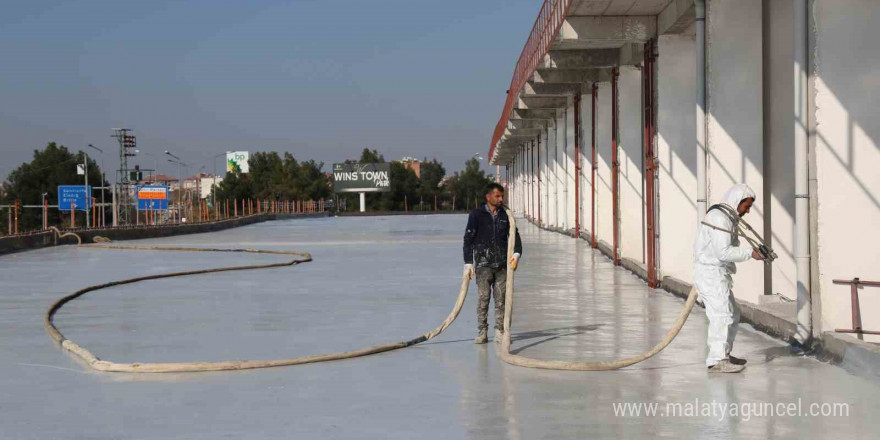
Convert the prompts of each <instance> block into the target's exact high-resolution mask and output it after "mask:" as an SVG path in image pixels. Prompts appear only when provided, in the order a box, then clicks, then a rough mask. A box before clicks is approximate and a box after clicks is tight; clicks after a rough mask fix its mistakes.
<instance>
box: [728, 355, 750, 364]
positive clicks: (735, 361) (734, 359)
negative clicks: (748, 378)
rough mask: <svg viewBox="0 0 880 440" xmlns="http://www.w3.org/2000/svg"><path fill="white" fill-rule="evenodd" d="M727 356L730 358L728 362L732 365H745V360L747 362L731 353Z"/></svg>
mask: <svg viewBox="0 0 880 440" xmlns="http://www.w3.org/2000/svg"><path fill="white" fill-rule="evenodd" d="M728 358H729V359H730V363H731V364H733V365H745V364H746V362H748V361H747V360H745V359H740V358H738V357H736V356H732V355H731V356H728Z"/></svg>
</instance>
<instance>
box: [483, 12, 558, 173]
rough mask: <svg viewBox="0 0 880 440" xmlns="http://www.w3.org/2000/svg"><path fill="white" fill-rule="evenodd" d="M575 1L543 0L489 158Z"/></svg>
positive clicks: (509, 92)
mask: <svg viewBox="0 0 880 440" xmlns="http://www.w3.org/2000/svg"><path fill="white" fill-rule="evenodd" d="M571 2H572V0H544V3H543V4H542V5H541V10H540V11H539V12H538V17H537V18H536V19H535V24H534V25H533V26H532V31H531V32H530V33H529V38H528V40H526V45H525V47H523V50H522V53H521V54H520V56H519V60H518V61H517V62H516V67H515V68H514V69H513V78H512V79H511V81H510V88H509V89H508V90H507V100H506V101H505V102H504V109H503V110H502V111H501V118H500V119H499V120H498V124H497V125H495V133H494V134H493V135H492V144H491V145H490V146H489V159H490V160H491V158H492V155H493V154H494V153H495V146H496V145H497V144H498V141H499V140H500V139H501V135H503V134H504V128H505V126H506V125H507V120H508V118H510V112H511V111H513V104H514V103H515V102H516V99H517V96H518V95H519V91H520V89H522V87H523V86H524V85H525V83H526V81H528V79H529V77H530V76H531V75H532V73H534V72H535V69H537V68H538V64H539V63H541V62H542V61H543V60H544V55H546V54H547V51H548V50H550V45H551V44H552V43H553V40H554V39H555V38H556V35H558V34H559V29H560V28H562V23H563V22H564V21H565V17H566V15H568V9H569V7H571Z"/></svg>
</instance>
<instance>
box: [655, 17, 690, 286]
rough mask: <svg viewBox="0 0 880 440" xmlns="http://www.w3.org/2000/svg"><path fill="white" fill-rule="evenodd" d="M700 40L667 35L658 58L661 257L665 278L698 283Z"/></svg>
mask: <svg viewBox="0 0 880 440" xmlns="http://www.w3.org/2000/svg"><path fill="white" fill-rule="evenodd" d="M695 50H696V47H695V43H694V36H693V35H692V34H691V35H663V36H661V37H660V38H659V41H658V57H657V108H658V112H657V159H658V160H659V164H660V169H659V176H658V177H659V182H658V190H657V191H658V193H659V202H658V204H657V207H658V208H657V210H658V211H657V218H658V228H659V233H660V236H659V240H658V248H659V249H658V254H659V266H660V275H661V276H672V277H675V278H678V279H680V280H683V281H687V282H691V281H692V280H693V269H694V264H693V258H692V248H693V237H694V231H696V227H697V221H696V219H697V205H696V199H697V196H696V194H697V172H696V166H697V165H696V164H697V156H696V151H697V145H696V136H695V133H696V117H697V116H696V107H695V105H694V100H695V93H696V92H695V83H696V57H695Z"/></svg>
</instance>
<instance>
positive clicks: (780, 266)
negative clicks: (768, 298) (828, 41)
mask: <svg viewBox="0 0 880 440" xmlns="http://www.w3.org/2000/svg"><path fill="white" fill-rule="evenodd" d="M765 12H766V13H767V15H766V16H765V27H764V29H765V33H764V36H765V41H764V50H765V53H764V61H765V65H764V71H765V75H764V80H765V83H764V87H765V89H764V90H765V92H766V96H765V97H764V121H765V126H764V139H765V142H764V146H765V151H764V171H765V174H766V179H765V187H764V194H763V196H764V200H765V201H766V203H764V208H765V209H766V212H765V225H766V228H765V234H764V235H765V237H766V238H767V240H768V241H770V245H771V247H772V248H773V250H774V251H776V254H777V255H779V258H778V259H777V260H776V261H774V262H773V265H772V272H771V276H770V280H769V281H770V282H768V283H767V285H766V286H765V291H766V292H767V293H779V294H781V295H783V296H785V297H786V298H790V299H795V298H797V287H796V285H797V270H796V268H795V264H794V160H793V158H794V125H793V124H794V78H793V75H792V71H793V68H792V44H793V35H792V32H793V30H792V12H793V11H792V2H790V1H772V0H771V1H766V2H765Z"/></svg>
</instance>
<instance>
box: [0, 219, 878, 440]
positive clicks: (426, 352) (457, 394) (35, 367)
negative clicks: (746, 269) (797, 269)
mask: <svg viewBox="0 0 880 440" xmlns="http://www.w3.org/2000/svg"><path fill="white" fill-rule="evenodd" d="M465 221H466V218H465V217H464V216H451V215H449V216H447V215H443V216H421V217H414V216H409V217H372V218H327V219H309V220H305V219H301V220H290V221H276V222H269V223H262V224H257V225H252V226H247V227H243V228H239V229H234V230H229V231H223V232H216V233H210V234H199V235H191V236H182V237H172V238H163V239H153V240H140V241H137V242H129V243H132V244H134V243H137V244H141V245H157V244H166V245H167V244H172V245H192V246H218V247H254V248H263V249H290V250H301V251H307V252H311V253H312V254H313V256H314V259H315V261H314V262H312V263H307V264H303V265H300V266H297V267H292V268H279V269H267V270H257V271H246V272H227V273H218V274H211V275H203V276H193V277H188V278H177V279H167V280H156V281H146V282H142V283H138V284H132V285H127V286H120V287H116V288H111V289H107V290H103V291H98V292H94V293H91V294H88V295H86V296H84V297H82V298H81V299H78V300H75V301H74V302H72V303H70V304H68V305H67V306H65V307H64V308H63V309H62V310H61V311H60V312H59V314H58V315H57V316H56V320H55V321H56V325H57V326H58V327H59V329H60V330H61V331H62V332H63V333H64V334H65V336H67V337H68V338H70V339H72V340H74V341H76V342H78V343H79V344H81V345H83V346H85V347H87V348H89V349H90V350H91V351H92V352H94V353H95V354H96V355H98V356H99V357H101V358H104V359H108V360H112V361H116V362H135V361H140V362H145V361H153V362H162V361H164V362H168V361H191V360H200V361H217V360H232V359H275V358H287V357H296V356H301V355H307V354H316V353H326V352H336V351H343V350H350V349H354V348H360V347H364V346H369V345H375V344H378V343H383V342H391V341H398V340H403V339H409V338H412V337H415V336H417V335H419V334H422V333H424V332H425V331H427V330H429V329H431V328H433V327H434V326H436V325H437V324H439V322H440V321H442V319H443V318H444V317H445V316H446V314H447V313H448V312H449V310H450V309H451V307H452V303H453V301H454V300H455V296H456V295H457V293H458V285H459V282H460V281H459V277H460V275H461V264H462V263H461V236H462V234H463V229H464V223H465ZM520 226H521V227H522V228H523V240H524V245H525V253H524V257H523V260H522V264H521V266H520V269H519V271H518V272H517V283H516V285H517V301H516V308H515V314H514V316H515V318H514V324H513V335H512V336H513V340H514V343H513V348H512V349H513V351H514V352H519V354H522V355H526V356H530V357H537V358H545V359H578V360H605V359H611V358H619V357H624V356H629V355H633V354H636V353H639V352H641V351H643V350H645V349H646V348H648V347H650V346H651V345H653V344H654V343H656V342H657V341H659V340H660V339H661V338H662V337H663V335H664V333H665V332H666V330H667V329H668V328H669V326H670V325H672V323H673V322H674V321H675V319H676V317H677V315H678V313H679V311H680V309H681V307H682V305H683V301H682V300H681V299H678V298H675V297H673V296H672V295H669V294H667V293H664V292H662V291H658V290H653V289H649V288H647V287H646V286H645V284H644V283H642V282H641V281H640V280H638V279H637V278H635V277H634V276H633V275H632V274H630V273H629V272H627V271H626V270H624V269H621V268H615V267H613V266H612V265H611V264H610V262H609V261H608V260H607V259H606V258H605V257H603V256H601V255H599V254H596V253H594V252H592V251H591V250H590V249H589V247H588V246H585V243H584V242H577V241H575V240H572V239H570V238H566V237H563V236H561V235H559V234H554V233H549V232H543V231H538V230H537V229H535V228H534V227H532V226H530V225H526V224H525V222H524V221H522V220H521V221H520ZM682 258H689V257H688V256H682ZM278 260H279V258H277V257H271V256H260V255H227V254H201V253H199V254H193V253H175V252H152V251H150V252H142V251H140V252H136V251H111V250H95V249H86V248H75V247H71V246H65V247H59V248H51V249H41V250H35V251H30V252H24V253H18V254H13V255H7V256H3V257H0V280H2V293H0V438H3V439H17V438H34V439H36V438H41V439H42V438H84V439H85V438H89V439H116V438H138V439H146V438H149V439H178V438H179V439H213V438H268V437H275V438H304V439H305V438H309V439H311V438H314V439H318V438H320V439H336V438H339V439H350V438H362V439H378V438H383V439H384V438H399V439H411V438H416V437H417V438H419V439H435V438H436V439H457V438H487V439H495V438H511V439H538V438H548V439H550V438H552V439H556V438H559V439H565V438H643V437H661V438H740V437H748V438H830V437H834V438H871V437H875V438H876V437H878V435H880V434H878V432H880V419H878V417H877V415H878V414H880V403H878V400H877V398H876V396H877V395H878V394H880V384H878V383H877V382H874V381H870V380H867V379H863V378H861V377H857V376H853V375H851V374H850V373H848V372H846V371H844V370H843V369H841V368H838V367H835V366H832V365H828V364H825V363H822V362H819V361H817V360H815V359H812V358H804V357H798V356H793V355H791V354H790V353H789V351H788V349H787V346H786V345H784V344H782V343H781V342H779V341H777V340H774V339H772V338H769V337H767V336H765V335H764V334H762V333H759V332H756V331H754V330H752V329H751V328H750V327H748V326H741V327H740V333H739V336H738V338H737V343H736V346H735V348H734V354H737V355H740V356H741V357H745V358H747V359H748V360H749V366H748V368H747V369H746V371H745V373H744V374H740V375H721V376H718V375H709V374H707V373H706V371H705V368H704V366H703V358H704V356H705V348H704V341H705V331H706V320H705V317H704V315H703V311H702V309H699V308H696V309H695V312H694V314H693V315H692V316H691V318H690V319H689V320H688V323H687V324H686V326H685V327H684V329H683V330H682V332H681V333H680V335H679V336H678V338H677V339H676V340H675V341H674V342H673V343H672V344H671V345H670V346H669V347H668V348H667V349H666V350H665V351H663V352H662V353H660V354H659V355H658V356H656V357H655V358H653V359H650V360H648V361H646V362H644V363H641V364H638V365H635V366H633V367H629V368H627V369H625V370H620V371H616V372H557V371H543V370H532V369H525V368H520V367H515V366H511V365H507V364H504V363H502V362H500V361H499V360H498V358H497V357H496V356H495V353H494V347H493V345H492V344H489V345H481V346H475V345H474V344H473V337H474V335H475V332H476V319H475V308H476V304H475V298H476V295H475V287H474V286H473V285H472V287H471V293H470V295H469V298H468V300H467V302H466V304H465V308H464V311H463V312H462V314H461V316H460V317H459V318H458V320H457V321H456V322H455V323H454V324H453V325H452V327H451V328H449V329H448V330H447V331H446V332H445V333H444V334H442V335H440V336H439V337H438V338H437V339H435V340H434V341H431V342H429V343H426V344H422V345H419V346H416V347H413V348H408V349H405V350H402V351H396V352H391V353H385V354H380V355H375V356H371V357H367V358H360V359H354V360H349V361H339V362H332V363H324V364H311V365H302V366H294V367H282V368H275V369H266V370H250V371H241V372H221V373H199V374H173V375H170V374H167V375H130V374H119V373H98V372H93V371H91V370H89V369H87V368H86V367H84V366H83V365H82V364H81V363H80V362H78V361H77V360H76V359H74V358H73V357H71V356H70V355H69V354H67V353H65V352H63V351H61V350H60V349H59V348H58V347H56V346H54V345H53V343H52V342H51V341H50V339H49V337H48V336H47V334H46V332H45V331H44V329H43V326H42V315H43V313H44V312H45V309H46V308H47V307H48V306H49V304H51V303H52V302H53V301H54V300H55V299H57V298H59V297H61V296H64V295H66V294H68V293H70V292H72V291H74V290H76V289H78V288H81V287H84V286H86V285H90V284H97V283H100V282H106V281H110V280H115V279H121V278H127V277H132V276H137V275H142V274H147V273H163V272H169V271H178V270H188V269H196V268H209V267H217V266H230V265H240V264H243V263H244V262H245V261H247V262H270V261H278ZM490 322H491V319H490ZM799 401H800V405H801V406H800V407H801V408H802V410H801V411H803V414H802V415H799V416H788V415H781V416H780V415H775V416H769V414H768V413H766V412H764V413H763V414H760V415H758V414H755V415H751V414H749V415H748V416H747V415H745V414H740V415H739V416H737V417H733V416H730V415H729V414H730V413H729V410H728V412H726V415H725V416H724V417H723V419H721V420H719V419H720V418H721V417H720V416H721V415H720V411H722V410H721V409H718V408H720V407H717V408H716V409H715V411H717V412H716V413H714V414H711V415H710V414H709V413H703V414H701V413H699V411H701V410H703V411H705V410H706V404H709V405H711V404H712V403H713V402H714V403H716V404H717V405H720V404H731V403H733V404H737V405H738V408H741V409H739V410H738V411H749V412H750V413H756V412H758V411H762V408H763V409H764V410H766V407H761V406H760V403H761V402H768V403H770V404H773V405H774V406H776V407H778V406H779V405H778V404H785V405H787V404H791V403H793V404H798V402H799ZM624 403H631V404H637V403H647V404H652V403H656V404H658V405H659V409H658V410H657V414H656V415H654V416H645V415H644V414H642V415H641V416H634V415H631V414H630V415H629V416H623V415H615V406H614V405H615V404H624ZM667 403H669V404H672V405H673V406H672V407H670V406H667ZM813 403H817V404H820V405H821V404H833V403H846V404H848V411H849V415H848V416H837V417H834V416H830V417H821V416H819V417H811V416H809V414H808V412H809V411H810V409H809V408H810V405H811V404H813ZM675 404H681V411H682V412H684V411H685V410H686V408H688V407H690V408H691V409H692V410H693V409H697V411H698V413H697V414H691V415H690V416H683V417H673V416H672V415H671V414H667V413H665V410H666V409H668V408H674V405H675ZM756 405H757V406H756ZM828 407H830V405H827V406H826V407H824V408H828ZM631 408H633V407H631ZM728 408H729V407H728ZM824 408H823V407H817V410H818V411H819V412H820V413H821V410H822V409H824ZM618 409H619V408H618ZM780 409H781V408H780ZM774 410H775V409H774Z"/></svg>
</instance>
